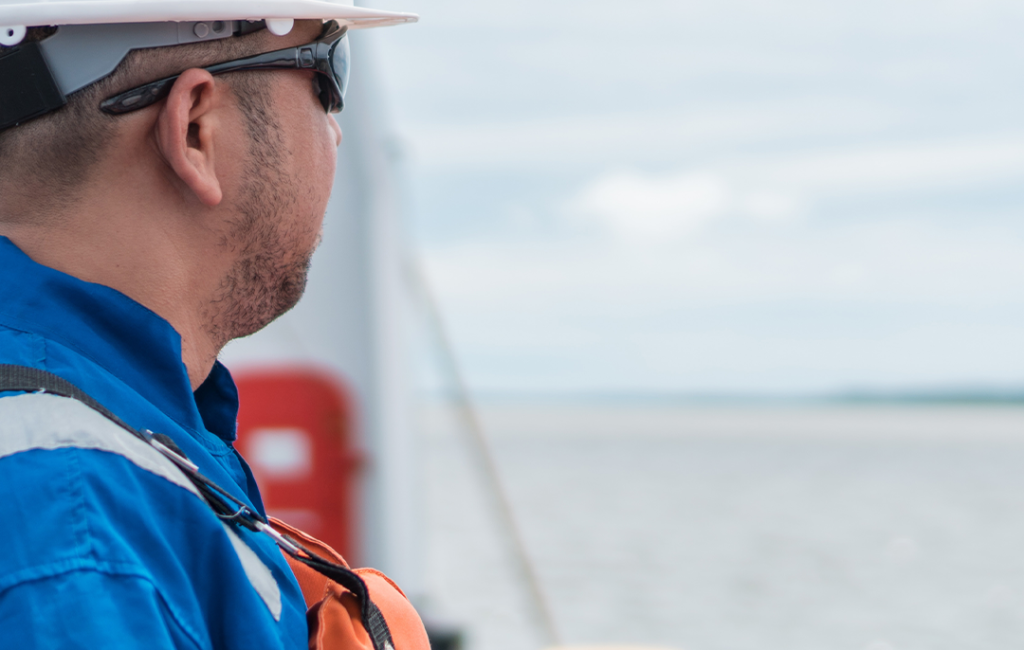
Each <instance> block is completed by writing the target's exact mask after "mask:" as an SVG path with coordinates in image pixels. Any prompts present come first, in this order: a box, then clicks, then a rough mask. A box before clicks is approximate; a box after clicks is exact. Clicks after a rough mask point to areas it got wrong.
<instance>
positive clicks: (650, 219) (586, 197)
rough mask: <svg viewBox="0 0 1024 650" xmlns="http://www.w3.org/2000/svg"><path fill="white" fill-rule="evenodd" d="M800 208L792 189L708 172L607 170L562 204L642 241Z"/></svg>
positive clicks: (780, 216) (582, 218)
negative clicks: (756, 186)
mask: <svg viewBox="0 0 1024 650" xmlns="http://www.w3.org/2000/svg"><path fill="white" fill-rule="evenodd" d="M800 209H801V201H800V200H799V199H798V198H797V197H796V196H794V195H792V194H787V193H785V192H781V191H772V190H755V191H749V190H744V189H743V188H742V187H740V186H739V185H738V184H737V183H735V182H732V181H730V180H728V179H726V178H725V177H723V176H722V175H720V174H716V173H714V172H709V171H698V172H693V171H683V172H677V173H674V174H667V175H646V174H641V173H638V172H634V171H620V172H611V173H608V174H604V175H602V176H600V177H598V178H596V179H595V180H593V181H592V182H590V183H589V184H587V185H586V186H585V187H583V188H582V189H580V190H579V191H578V192H577V193H576V194H575V196H573V197H572V198H571V199H570V200H569V201H567V202H566V204H565V206H564V212H566V213H567V214H568V215H569V216H570V218H572V219H574V220H575V221H577V222H583V223H588V222H589V223H596V224H598V225H600V226H601V227H602V228H603V229H605V230H606V231H607V232H610V233H611V234H612V235H614V236H616V237H621V238H625V239H628V240H642V241H644V242H650V241H652V240H674V239H678V238H680V237H683V236H686V235H690V234H693V233H695V232H697V231H698V230H700V229H701V228H702V227H704V226H705V225H707V224H708V223H709V222H711V221H714V220H717V219H721V218H722V217H725V216H728V215H738V216H743V217H750V218H753V219H757V220H763V221H779V220H785V219H789V218H792V217H794V216H796V215H797V214H798V213H799V211H800Z"/></svg>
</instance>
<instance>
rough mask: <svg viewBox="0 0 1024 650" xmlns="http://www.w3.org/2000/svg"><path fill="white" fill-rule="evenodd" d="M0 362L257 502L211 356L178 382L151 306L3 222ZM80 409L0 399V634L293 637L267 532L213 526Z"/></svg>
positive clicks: (213, 643) (157, 639)
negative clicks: (204, 371) (63, 261)
mask: <svg viewBox="0 0 1024 650" xmlns="http://www.w3.org/2000/svg"><path fill="white" fill-rule="evenodd" d="M0 363H11V364H19V365H26V366H32V367H35V368H41V369H44V370H48V371H50V372H52V373H55V374H57V375H59V376H61V377H63V378H64V379H67V380H68V381H71V382H72V383H74V384H76V385H77V386H78V387H79V388H81V389H83V390H85V391H86V392H87V393H89V394H90V395H92V397H94V398H95V399H96V400H98V401H99V402H100V403H101V404H103V405H105V406H106V407H107V408H109V409H110V410H111V411H113V412H114V413H116V414H117V415H119V416H120V417H121V418H122V419H123V420H125V421H126V422H128V424H130V425H132V426H134V427H136V428H139V429H150V430H152V431H155V432H159V433H165V434H167V435H168V436H170V437H171V438H173V439H174V441H175V442H176V443H177V444H178V446H179V447H181V449H182V450H183V451H184V452H185V453H186V454H187V455H188V457H189V458H190V459H191V460H192V461H193V462H194V463H196V465H198V466H199V468H200V471H202V472H203V473H204V474H205V475H206V476H208V477H209V478H211V479H212V480H213V481H215V482H217V483H218V484H220V485H221V486H222V487H224V488H226V489H228V490H229V491H230V492H231V493H232V494H234V495H235V496H236V497H238V498H239V499H241V500H243V501H245V502H246V503H248V504H249V505H251V506H253V507H255V508H256V509H257V510H259V511H261V512H262V511H263V504H262V502H261V500H260V495H259V490H258V489H257V487H256V483H255V481H254V480H253V477H252V473H251V472H250V471H249V468H248V467H247V466H246V464H245V462H244V461H243V460H242V458H241V457H240V456H239V455H238V454H237V453H236V452H235V450H234V449H233V447H232V444H231V443H232V441H233V440H234V438H235V420H236V415H237V412H238V393H237V391H236V390H235V385H234V382H233V381H232V379H231V376H230V374H229V373H228V371H227V369H225V368H224V367H223V366H221V365H220V364H219V363H218V364H217V365H216V366H215V367H214V369H213V371H212V372H211V373H210V376H209V377H208V378H207V379H206V381H205V383H204V384H203V385H202V386H200V388H199V389H198V390H197V391H195V393H193V392H192V389H191V386H190V384H189V378H188V375H187V373H186V370H185V367H184V365H183V364H182V361H181V340H180V337H179V336H178V334H177V333H176V332H175V331H174V329H173V328H171V326H170V325H169V324H168V323H167V322H166V321H165V320H163V319H162V318H160V317H159V316H157V315H156V314H154V313H153V312H151V311H149V310H148V309H146V308H145V307H143V306H141V305H139V304H138V303H136V302H134V301H133V300H131V299H129V298H128V297H126V296H124V295H123V294H121V293H118V292H117V291H114V290H113V289H110V288H108V287H104V286H100V285H96V284H90V283H87V282H83V281H81V280H78V279H76V278H73V277H71V276H68V275H66V274H63V273H60V272H58V271H55V270H53V269H50V268H47V267H45V266H42V265H39V264H36V263H35V262H33V261H32V260H31V259H30V258H29V257H28V256H26V255H25V254H24V253H22V252H21V251H20V250H19V249H18V248H17V247H16V246H14V245H13V244H12V243H11V242H10V241H9V240H8V239H6V238H3V237H0ZM19 399H20V401H18V400H19ZM46 400H49V401H46ZM20 405H27V406H20ZM83 408H84V407H82V405H81V404H79V403H77V402H73V401H72V400H68V399H67V398H61V397H56V396H52V395H25V394H20V395H19V394H14V393H7V394H6V396H4V397H3V398H2V399H0V432H4V433H2V435H0V648H12V649H13V648H17V649H18V650H32V649H34V648H47V649H49V648H53V649H58V648H59V649H61V650H64V649H67V648H88V649H90V650H96V649H101V648H102V649H105V650H109V649H116V648H133V649H136V648H146V649H147V650H162V649H164V648H182V649H185V648H187V649H193V648H224V649H229V648H230V649H234V648H237V649H238V650H243V649H244V650H260V649H264V648H290V649H295V650H298V649H300V648H306V647H307V638H306V619H305V610H306V608H305V605H304V603H303V599H302V594H301V592H300V591H299V587H298V584H297V583H296V581H295V578H294V576H293V574H292V572H291V570H290V569H289V568H288V566H287V564H286V563H285V561H284V559H283V558H282V556H281V554H280V552H279V551H278V550H277V548H276V547H275V546H274V545H273V543H272V542H270V541H269V540H268V539H264V538H263V537H262V536H260V535H258V534H256V533H250V532H248V531H244V530H241V531H237V532H234V533H233V532H231V531H230V530H227V529H226V526H225V525H224V524H222V523H221V522H220V521H219V520H218V519H217V518H216V517H215V516H214V514H213V512H212V511H211V510H210V509H209V507H208V506H207V505H206V504H205V502H203V501H202V500H201V499H199V498H198V497H197V496H196V495H195V494H194V493H193V492H191V491H189V489H186V487H187V486H183V485H182V484H181V483H180V482H175V481H174V480H171V478H173V477H170V474H169V473H167V472H165V471H164V470H162V469H160V468H159V467H157V465H156V464H154V463H155V461H153V460H152V459H147V458H145V457H144V456H145V454H141V453H137V451H133V449H134V447H132V444H129V443H130V442H131V441H129V442H128V443H124V442H123V441H121V442H118V441H117V440H113V442H111V440H110V439H108V438H109V437H110V435H112V434H110V432H109V429H103V426H102V424H97V422H96V421H95V420H94V419H93V416H94V413H95V412H93V411H90V410H88V409H84V411H83V410H81V409H83ZM26 409H27V410H26ZM75 409H79V410H75ZM12 413H13V415H12ZM26 423H27V424H26ZM122 431H123V430H122ZM114 433H115V434H116V431H115V432H114ZM114 437H115V438H116V435H115V436H114ZM143 447H145V445H143ZM143 451H146V450H143ZM169 477H170V478H169Z"/></svg>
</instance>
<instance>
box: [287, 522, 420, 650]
mask: <svg viewBox="0 0 1024 650" xmlns="http://www.w3.org/2000/svg"><path fill="white" fill-rule="evenodd" d="M270 525H271V526H272V527H273V528H274V530H276V531H277V532H279V533H281V534H283V535H288V536H289V537H291V538H292V539H294V540H295V541H297V542H299V543H300V544H302V545H303V546H304V547H306V548H307V549H308V550H310V551H313V552H314V553H316V554H317V555H320V556H321V557H324V558H326V559H329V560H333V561H334V562H337V563H338V564H341V565H343V566H345V567H348V563H347V562H346V561H345V558H343V557H342V556H341V555H340V554H339V553H338V552H337V551H335V550H334V549H333V548H331V547H330V546H328V545H327V544H324V543H323V542H321V541H320V540H318V539H316V538H315V537H311V536H309V535H307V534H306V533H304V532H302V531H301V530H298V529H296V528H292V527H291V526H289V525H288V524H286V523H284V522H282V521H280V520H278V519H274V518H273V517H271V518H270ZM284 557H285V559H286V560H288V564H289V566H291V568H292V571H294V572H295V577H296V578H297V579H298V581H299V587H300V588H301V589H302V596H303V598H305V600H306V607H307V608H308V610H307V612H306V621H307V622H308V623H309V650H373V641H372V640H371V639H370V635H369V633H368V632H367V631H366V628H365V627H364V626H363V622H362V617H361V614H360V610H359V602H358V600H357V599H356V597H355V596H353V595H352V594H351V593H350V592H349V591H348V590H346V589H345V588H344V587H342V586H341V585H339V584H338V583H336V582H334V581H333V580H331V579H330V578H328V577H326V576H324V575H322V574H321V573H319V572H317V571H316V570H314V569H312V568H310V567H308V566H306V565H305V564H302V563H301V562H298V561H296V560H295V559H293V558H292V557H290V556H289V555H288V554H284ZM353 571H354V572H355V573H356V574H357V575H358V576H359V577H360V578H362V579H363V582H365V583H366V587H367V590H368V591H369V595H370V600H372V601H373V603H374V604H375V605H376V606H377V609H379V610H380V613H381V614H382V615H383V616H384V620H385V621H386V622H387V625H388V628H389V629H390V630H391V639H392V641H393V642H394V644H395V647H394V650H430V641H429V640H428V639H427V631H426V629H424V627H423V621H421V620H420V617H419V614H417V613H416V610H415V609H414V608H413V606H412V604H411V603H410V602H409V599H408V598H406V596H405V594H404V593H403V592H402V590H401V589H399V588H398V585H396V584H395V583H394V582H392V581H391V579H390V578H388V577H387V576H386V575H384V574H383V573H381V572H380V571H377V570H376V569H353Z"/></svg>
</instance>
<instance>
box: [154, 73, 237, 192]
mask: <svg viewBox="0 0 1024 650" xmlns="http://www.w3.org/2000/svg"><path fill="white" fill-rule="evenodd" d="M215 92H216V86H215V84H214V81H213V76H212V75H211V74H210V73H209V72H206V71H205V70H199V69H192V70H186V71H185V72H183V73H182V74H181V76H180V77H178V80H177V81H175V82H174V86H173V87H172V88H171V92H170V94H169V95H168V96H167V99H166V100H165V101H164V104H163V107H162V108H161V109H160V115H159V116H158V117H157V123H156V136H157V145H158V146H159V148H160V152H161V154H162V155H163V157H164V159H165V160H166V161H167V164H168V165H169V166H170V168H171V169H172V170H173V171H174V173H175V174H176V175H177V176H178V178H179V179H181V182H182V183H184V185H185V186H186V187H188V188H189V190H191V191H192V193H193V194H194V195H195V196H196V198H197V199H199V201H200V202H202V203H203V204H204V205H207V206H211V207H212V206H215V205H217V204H219V203H220V201H221V199H222V198H223V195H224V194H223V191H222V190H221V185H220V179H218V178H217V171H216V167H215V165H214V153H215V152H214V140H215V138H214V130H215V127H216V118H215V116H214V115H213V111H212V109H213V106H214V101H213V98H214V93H215Z"/></svg>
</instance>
